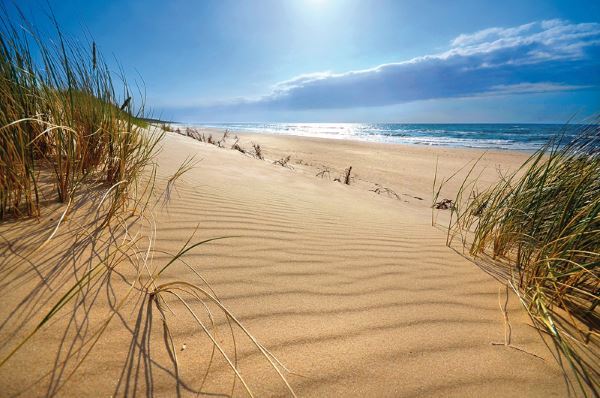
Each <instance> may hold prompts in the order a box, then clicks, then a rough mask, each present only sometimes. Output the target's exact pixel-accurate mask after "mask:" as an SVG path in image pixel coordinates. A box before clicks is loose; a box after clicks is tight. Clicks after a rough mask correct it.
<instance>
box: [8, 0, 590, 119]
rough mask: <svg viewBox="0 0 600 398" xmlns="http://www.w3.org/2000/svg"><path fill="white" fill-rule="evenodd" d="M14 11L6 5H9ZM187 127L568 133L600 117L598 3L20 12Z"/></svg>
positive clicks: (268, 4)
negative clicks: (498, 126) (94, 49)
mask: <svg viewBox="0 0 600 398" xmlns="http://www.w3.org/2000/svg"><path fill="white" fill-rule="evenodd" d="M2 1H8V0H2ZM18 4H19V7H21V8H22V9H23V11H24V12H25V14H27V15H28V16H29V18H30V20H31V21H32V22H33V23H34V24H35V25H36V26H38V27H40V29H41V30H42V31H43V30H45V29H50V26H49V23H48V18H47V12H48V10H49V9H50V8H51V9H52V11H53V13H54V14H55V16H56V18H57V20H58V21H59V23H60V24H61V26H62V29H63V31H64V33H66V34H67V35H70V36H74V37H82V33H85V34H86V35H89V36H91V37H92V38H93V40H94V41H95V42H96V43H97V45H98V48H99V49H100V51H101V52H102V53H103V54H104V56H105V57H107V58H108V59H110V60H111V61H110V62H111V65H113V67H114V68H115V69H116V68H117V65H116V63H115V62H114V61H112V59H117V60H118V63H119V65H120V67H121V68H122V69H123V71H124V72H125V75H126V76H127V79H128V81H129V82H130V83H132V82H134V81H136V82H138V83H140V84H143V86H144V87H145V93H146V106H147V107H148V108H150V109H151V110H152V113H153V116H155V117H159V118H162V119H165V120H173V121H182V122H197V123H202V122H211V123H212V122H402V123H410V122H414V123H428V122H429V123H452V122H457V123H485V122H489V123H502V122H506V123H517V122H521V123H563V122H565V121H567V120H569V119H571V118H572V117H575V118H576V119H581V120H584V119H586V118H589V117H590V116H593V115H596V114H598V112H599V111H600V2H599V1H597V0H595V1H576V0H571V1H558V0H556V1H549V0H548V1H536V0H529V1H523V0H519V1H513V0H503V1H494V2H491V1H480V0H477V1H466V0H465V1H463V0H453V1H429V0H418V1H412V0H405V1H400V0H237V1H233V0H201V1H200V0H169V1H164V0H119V1H117V0H86V1H83V0H47V1H41V0H20V1H19V2H18Z"/></svg>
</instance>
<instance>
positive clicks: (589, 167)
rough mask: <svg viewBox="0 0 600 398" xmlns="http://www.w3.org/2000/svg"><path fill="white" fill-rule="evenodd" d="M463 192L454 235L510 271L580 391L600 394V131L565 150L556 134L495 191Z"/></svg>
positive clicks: (586, 133) (587, 131)
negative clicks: (599, 354) (599, 304)
mask: <svg viewBox="0 0 600 398" xmlns="http://www.w3.org/2000/svg"><path fill="white" fill-rule="evenodd" d="M467 186H470V184H469V183H466V184H463V187H467ZM464 192H465V190H464V189H463V188H461V192H459V195H458V196H457V199H456V200H455V202H454V203H455V204H456V206H454V207H453V208H452V209H451V211H452V212H453V213H454V214H455V215H456V220H455V222H454V223H453V224H452V226H451V230H450V231H449V236H450V235H452V236H455V235H457V234H460V235H461V236H465V235H468V236H469V239H468V240H465V239H463V243H464V244H465V245H466V247H467V248H468V249H469V252H470V254H471V255H473V256H476V257H485V258H487V259H488V260H490V261H491V262H492V263H493V264H495V265H497V266H500V267H503V268H504V269H506V270H507V272H506V274H507V275H509V277H508V278H509V280H508V281H507V283H508V284H509V285H510V286H511V287H512V288H513V290H514V291H515V292H516V293H517V294H518V296H519V297H520V299H521V301H522V303H523V304H524V305H525V307H526V309H527V311H528V312H529V314H530V315H531V317H532V319H533V320H534V322H535V323H536V325H537V326H538V327H539V328H540V330H542V331H543V333H545V334H547V335H549V336H551V337H552V338H553V341H554V343H555V345H556V348H557V349H558V351H559V352H560V353H561V354H562V358H564V359H565V363H566V364H567V367H566V368H568V369H570V371H569V372H570V373H572V374H573V375H574V377H575V379H576V384H575V385H577V386H578V387H579V390H580V391H581V392H582V393H583V394H584V395H595V394H597V393H598V389H599V386H600V373H599V372H600V370H599V368H598V362H597V360H598V352H599V351H598V348H599V347H598V343H599V337H600V336H599V332H598V328H599V326H600V306H598V302H599V299H600V294H599V293H600V128H599V127H598V125H597V124H595V125H590V126H588V127H586V128H584V129H582V131H581V132H580V134H579V136H578V137H577V138H576V139H575V140H573V141H572V142H570V143H568V144H567V145H561V137H560V136H558V137H557V138H555V139H554V140H552V141H550V142H549V143H548V144H547V145H546V146H544V147H543V148H542V149H540V150H539V151H537V152H536V153H535V154H533V155H532V156H531V157H530V158H529V159H528V160H527V161H526V162H525V163H524V164H523V165H522V166H521V168H520V170H518V171H516V172H515V173H513V174H511V175H508V176H502V179H501V180H500V182H498V183H497V184H496V185H493V186H492V187H491V188H489V189H487V190H485V191H483V192H481V193H478V192H476V191H475V190H472V191H471V194H470V195H468V198H467V199H465V200H462V194H463V193H464ZM467 242H468V243H467ZM557 359H558V360H559V361H561V363H562V359H561V358H560V357H559V358H557Z"/></svg>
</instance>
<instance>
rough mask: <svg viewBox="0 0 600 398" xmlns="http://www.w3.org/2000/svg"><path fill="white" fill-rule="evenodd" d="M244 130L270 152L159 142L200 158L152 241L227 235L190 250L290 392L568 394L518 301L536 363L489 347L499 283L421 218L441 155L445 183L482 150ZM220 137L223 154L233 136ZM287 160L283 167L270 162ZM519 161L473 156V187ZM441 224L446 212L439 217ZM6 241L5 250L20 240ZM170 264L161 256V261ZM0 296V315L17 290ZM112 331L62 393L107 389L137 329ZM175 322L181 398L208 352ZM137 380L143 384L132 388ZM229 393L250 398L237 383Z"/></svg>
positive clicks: (170, 154) (253, 379)
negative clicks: (477, 178) (281, 369)
mask: <svg viewBox="0 0 600 398" xmlns="http://www.w3.org/2000/svg"><path fill="white" fill-rule="evenodd" d="M218 135H220V134H219V133H215V136H218ZM240 138H241V140H240V144H241V146H242V147H243V148H245V149H251V146H250V142H257V143H259V144H260V145H261V146H262V147H263V149H264V151H265V156H266V157H267V160H266V161H260V160H257V159H254V158H251V157H249V156H247V155H243V154H242V153H240V152H237V151H235V150H229V149H221V148H217V147H216V146H213V145H209V144H205V143H200V142H197V141H194V140H192V139H190V138H188V137H184V136H180V135H177V134H175V133H170V134H168V135H167V137H166V139H165V142H164V148H163V151H162V152H161V154H160V155H159V157H158V165H159V169H158V170H159V176H161V177H163V178H164V177H166V176H168V175H170V174H172V173H174V172H175V171H176V170H177V167H178V166H179V164H180V163H181V162H182V161H183V160H184V159H185V158H186V156H188V155H196V157H197V158H198V159H201V161H200V163H199V164H198V166H197V167H196V168H195V169H193V170H191V171H190V172H188V173H187V174H185V175H184V176H183V177H182V180H181V181H180V182H179V183H178V186H177V190H176V191H174V193H173V195H172V199H171V203H170V205H169V206H168V207H165V208H162V209H159V210H158V211H157V212H156V225H157V231H156V234H157V235H156V236H157V241H156V248H157V249H158V250H164V251H169V252H176V251H177V250H179V248H181V246H182V245H183V243H185V241H186V240H187V239H188V238H189V236H190V235H191V234H193V233H194V231H195V230H196V228H197V227H198V226H199V228H198V230H197V231H196V234H195V237H194V241H197V240H202V239H208V238H213V237H220V236H233V237H232V238H229V239H224V240H220V241H215V242H210V243H208V244H206V245H203V246H200V247H198V248H197V249H195V250H193V251H190V252H189V253H188V254H187V255H186V257H185V258H186V259H187V261H188V262H189V263H190V264H191V265H193V266H194V268H195V269H197V270H198V272H200V273H201V274H202V276H203V277H204V278H206V280H207V281H208V282H209V283H210V285H211V287H212V288H213V289H214V290H215V292H216V293H217V294H218V296H219V297H220V299H221V300H222V301H223V303H224V304H225V305H226V306H227V307H228V308H229V309H230V310H231V311H232V313H233V314H235V316H236V317H237V318H238V319H239V320H240V321H241V322H242V323H243V324H244V326H245V327H246V328H247V329H248V330H249V331H250V332H251V333H252V334H253V335H254V336H255V337H256V338H257V339H258V340H259V341H260V342H261V343H262V344H263V345H264V346H265V347H266V348H267V349H269V350H270V351H271V352H272V353H273V354H274V355H275V356H276V357H277V358H278V359H279V360H280V361H281V362H282V363H284V364H285V365H286V366H287V367H288V369H289V370H291V371H292V372H294V373H297V374H299V375H301V376H299V375H295V374H291V375H288V380H289V382H290V384H291V385H292V387H293V388H294V390H295V392H296V393H297V394H298V395H299V396H315V397H317V396H318V397H323V396H357V397H364V396H401V397H409V396H460V397H465V396H499V397H505V396H517V395H519V396H539V397H542V396H544V397H546V396H564V395H565V393H566V389H565V385H564V381H563V378H562V376H561V373H560V370H559V367H558V366H557V364H556V363H555V361H554V359H553V358H552V356H551V353H550V351H549V350H548V348H547V347H546V346H545V345H544V343H543V341H542V340H541V338H540V336H539V334H538V333H537V332H536V331H535V330H534V329H533V328H531V327H530V326H529V324H530V320H529V318H528V316H527V315H526V313H525V311H524V310H523V309H522V307H521V305H520V304H519V303H518V301H517V299H516V298H515V297H513V296H510V297H509V301H508V307H507V309H508V317H509V321H510V325H511V327H512V334H511V337H512V344H513V345H514V346H516V347H519V348H521V349H522V350H524V351H527V352H528V353H531V354H535V355H536V356H539V357H536V356H534V355H531V354H528V353H526V352H523V351H519V350H516V349H512V348H509V347H505V346H502V345H499V346H498V345H492V342H504V339H505V337H504V336H505V323H504V315H503V313H502V311H501V310H500V306H499V301H500V302H503V297H504V294H505V290H504V288H503V287H502V285H501V284H500V283H498V282H497V281H496V280H495V279H494V278H493V277H492V276H490V275H488V274H487V273H486V272H484V271H483V270H482V269H480V268H479V267H477V266H476V265H475V264H474V263H472V262H470V261H468V260H467V259H465V258H463V257H462V256H461V255H460V254H459V253H457V252H455V251H453V250H452V249H450V248H448V247H446V246H445V242H446V234H445V231H444V230H443V228H442V227H441V226H438V227H432V226H431V209H430V204H431V189H432V181H433V175H434V168H435V163H436V157H437V158H438V159H439V165H438V170H439V172H438V174H439V176H440V177H444V176H446V177H447V176H449V175H450V174H452V173H453V172H454V171H455V170H457V169H458V168H460V167H462V166H463V165H465V163H467V162H468V161H469V160H474V159H477V158H478V157H479V156H480V155H481V153H482V152H481V151H476V150H461V149H448V148H430V147H417V146H401V145H385V144H371V143H359V142H350V141H333V140H323V139H309V138H300V137H289V136H274V135H250V134H240ZM227 142H228V145H227V148H229V147H230V146H231V144H232V143H233V139H232V138H230V139H229V140H228V141H227ZM287 154H290V155H291V156H292V158H291V165H292V166H293V170H291V169H288V168H284V167H281V166H277V165H273V164H272V161H273V160H276V159H279V158H281V157H283V156H286V155H287ZM526 157H527V155H526V154H520V153H509V152H490V153H488V154H486V155H485V157H484V158H483V159H482V161H481V163H480V165H481V168H483V167H485V170H484V171H483V174H482V177H481V181H482V184H483V185H485V184H489V183H491V182H493V181H494V180H495V179H497V178H498V177H497V171H496V167H501V168H502V169H503V170H514V169H515V168H516V167H517V166H518V165H519V164H520V163H521V162H522V161H523V160H524V159H525V158H526ZM323 165H325V166H328V167H329V168H331V173H330V174H331V179H329V178H319V177H316V176H315V174H316V173H317V172H318V171H319V170H322V166H323ZM350 165H351V166H352V167H353V172H354V173H355V174H354V173H353V174H354V176H355V179H354V181H353V182H352V184H351V185H350V186H345V185H342V184H340V183H337V182H333V181H332V180H333V179H334V178H336V177H338V175H339V174H340V173H341V171H342V170H343V169H344V168H346V167H348V166H350ZM481 168H478V169H477V170H480V169H481ZM465 174H466V170H465V171H463V172H462V173H460V175H462V176H464V175H465ZM459 180H460V178H458V179H456V180H453V181H451V182H450V183H449V184H448V186H447V189H446V190H445V191H444V193H443V194H442V197H452V195H453V194H454V193H455V191H456V189H457V184H459ZM375 184H380V185H381V186H384V187H387V188H390V189H392V190H393V191H395V192H396V193H397V194H399V195H400V197H401V200H398V199H396V198H392V197H389V196H386V195H377V194H376V193H374V192H371V191H370V189H374V188H375ZM419 198H421V199H419ZM445 217H446V214H445V213H444V212H443V211H442V212H440V216H439V219H438V221H439V223H440V224H443V223H444V220H445V219H446V218H445ZM0 232H2V231H1V230H0ZM4 232H5V233H6V230H4ZM4 237H5V239H3V241H2V242H0V244H5V241H9V242H10V241H11V240H13V241H14V240H16V236H14V235H12V236H9V235H6V234H5V235H4ZM3 252H4V253H6V251H3ZM165 258H166V256H164V255H160V254H159V255H157V258H156V261H157V262H160V261H165ZM186 272H188V273H190V275H191V271H179V273H180V274H179V275H178V277H179V278H180V279H184V278H185V277H186ZM499 292H500V293H501V294H500V296H499ZM21 294H22V292H21ZM5 300H6V301H5V303H7V305H6V306H3V307H4V308H3V309H2V310H1V311H0V315H1V316H2V318H1V319H3V320H4V319H5V318H6V316H7V312H8V311H9V310H10V308H13V307H11V303H15V302H17V301H18V292H15V293H14V294H13V295H12V296H10V295H9V298H7V299H5ZM101 305H104V304H101ZM173 309H174V311H177V307H176V306H174V308H173ZM157 318H158V317H157ZM131 319H132V320H134V317H132V318H131ZM156 322H158V319H157V320H156ZM114 323H117V325H115V324H114ZM157 325H159V323H157ZM118 326H119V325H118V322H117V321H115V322H113V324H111V327H110V329H109V334H108V335H107V336H106V338H105V339H104V340H103V342H102V343H100V344H99V345H98V346H97V347H96V349H95V350H94V351H93V352H92V354H91V355H90V357H89V358H88V361H87V362H85V364H84V365H83V366H82V367H81V369H80V370H81V373H80V374H79V376H76V377H75V378H74V379H72V380H71V381H70V382H69V384H67V385H66V386H65V387H64V389H62V390H61V391H60V395H66V396H81V395H93V396H109V395H111V394H113V393H114V392H115V388H116V385H117V379H118V377H119V375H120V374H121V370H122V368H123V362H124V360H125V357H126V354H127V349H128V343H127V342H128V339H129V340H130V338H131V337H130V335H129V334H128V333H127V332H125V331H123V328H119V327H118ZM178 328H179V329H180V330H178V331H176V332H175V333H174V334H176V345H177V347H180V346H181V347H182V350H180V351H179V352H178V354H177V355H178V359H179V362H180V366H179V367H180V369H181V375H182V380H183V381H184V384H185V387H184V388H182V390H181V394H182V395H184V396H186V395H192V392H193V390H194V389H195V388H198V386H199V385H200V382H201V380H202V378H203V376H204V372H205V370H206V366H207V363H208V355H209V354H210V345H209V344H208V341H207V340H206V339H200V338H199V337H198V336H200V335H201V332H200V331H198V328H197V326H194V325H193V324H192V323H189V322H181V324H179V325H178ZM156 329H160V327H159V326H157V327H156ZM54 330H55V331H53V329H47V330H44V332H43V335H42V336H43V337H39V339H38V342H45V343H44V344H38V345H37V346H36V348H30V349H27V350H25V351H23V353H22V354H21V353H20V354H19V355H17V356H16V357H15V358H14V359H11V361H12V362H9V363H7V365H9V366H8V367H5V368H2V369H0V390H2V391H4V393H3V394H2V395H4V394H6V395H7V396H8V395H12V394H14V393H17V392H19V391H21V390H23V389H24V388H25V387H28V386H30V384H31V383H32V381H33V380H35V377H34V375H36V374H41V370H40V369H41V368H43V367H44V366H46V365H48V364H51V363H52V360H53V352H54V351H53V349H52V348H50V347H51V346H52V342H54V341H55V340H56V341H58V339H59V338H60V331H56V328H55V329H54ZM156 333H158V332H156ZM53 336H54V337H53ZM160 336H161V334H160V333H158V334H157V339H158V340H160V338H161V337H160ZM223 336H224V337H223V338H224V339H225V336H226V334H223ZM0 337H2V338H6V336H5V335H3V336H0ZM197 337H198V338H197ZM182 343H185V344H186V346H185V349H183V348H184V347H183V346H182ZM157 345H158V346H160V341H159V344H157ZM239 348H240V355H239V357H240V369H241V372H242V375H243V376H244V377H245V379H246V380H247V381H248V384H249V385H250V387H251V388H252V390H253V392H254V393H255V394H256V395H257V396H264V395H267V396H272V395H276V396H282V395H285V394H286V390H285V386H284V384H283V383H282V382H281V381H280V380H279V379H277V377H276V375H275V373H274V372H273V371H272V370H270V369H269V368H268V366H266V364H265V359H264V358H262V357H261V356H260V355H257V354H256V352H255V351H256V350H254V351H251V350H250V348H248V345H247V344H246V345H244V343H243V342H241V340H240V346H239ZM155 355H156V356H157V363H158V364H161V366H163V367H164V368H165V369H170V368H169V366H170V365H169V362H168V360H166V356H165V354H164V350H163V351H161V350H160V349H156V351H155ZM540 357H541V358H540ZM45 370H48V369H45ZM141 373H143V371H141ZM140 379H142V376H140ZM153 380H154V387H153V390H152V392H153V393H154V394H156V395H175V388H174V387H173V386H174V385H175V383H174V381H173V378H172V377H171V376H169V375H168V373H167V372H166V371H163V370H161V369H160V368H159V367H157V368H156V370H155V374H154V376H153ZM230 383H231V372H230V371H228V370H227V369H226V367H225V366H224V365H223V364H222V363H221V364H217V365H216V366H215V367H214V369H213V370H211V374H210V375H209V379H208V382H207V383H206V385H205V386H204V388H203V392H204V393H206V394H207V396H214V394H225V395H226V394H228V391H229V388H230ZM32 388H33V389H31V390H28V392H27V393H26V394H25V395H27V396H29V395H30V394H34V395H43V394H45V393H46V392H47V391H48V387H47V385H44V384H43V383H41V384H37V385H35V386H33V387H32ZM139 388H140V389H141V390H147V389H146V387H145V385H144V383H142V382H140V386H139ZM129 389H130V390H131V389H132V388H131V387H129ZM236 395H239V396H242V395H244V393H243V391H242V389H240V388H239V383H238V387H237V388H236ZM219 396H221V395H219Z"/></svg>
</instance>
